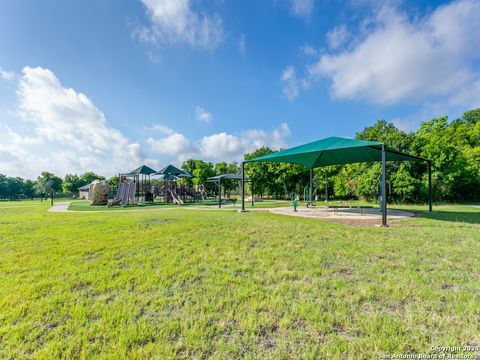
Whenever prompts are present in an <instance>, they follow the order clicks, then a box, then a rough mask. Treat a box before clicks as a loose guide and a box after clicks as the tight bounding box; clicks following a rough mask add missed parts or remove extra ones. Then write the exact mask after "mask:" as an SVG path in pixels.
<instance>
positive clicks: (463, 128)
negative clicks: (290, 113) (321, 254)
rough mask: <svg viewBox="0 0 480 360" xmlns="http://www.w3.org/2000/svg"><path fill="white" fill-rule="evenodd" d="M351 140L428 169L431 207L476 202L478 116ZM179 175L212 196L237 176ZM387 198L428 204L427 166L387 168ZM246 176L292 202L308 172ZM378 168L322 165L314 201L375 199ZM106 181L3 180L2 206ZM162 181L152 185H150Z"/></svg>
mask: <svg viewBox="0 0 480 360" xmlns="http://www.w3.org/2000/svg"><path fill="white" fill-rule="evenodd" d="M356 139H359V140H370V141H380V142H384V143H385V144H386V145H387V147H389V148H391V149H394V150H398V151H401V152H405V153H409V154H411V155H415V156H418V157H421V158H425V159H429V160H431V162H432V184H433V190H434V191H433V195H434V200H446V201H478V200H480V109H475V110H470V111H467V112H465V113H464V114H463V115H462V116H461V117H460V118H458V119H455V120H453V121H451V122H449V121H448V118H447V117H446V116H444V117H439V118H435V119H431V120H428V121H424V122H421V123H420V126H419V128H418V129H417V130H415V131H411V132H405V131H402V130H400V129H398V128H397V127H396V126H395V125H394V124H393V123H391V122H387V121H385V120H379V121H377V122H376V123H375V124H373V125H372V126H368V127H366V128H364V129H363V130H362V131H360V132H359V133H357V134H356ZM272 152H273V150H272V149H270V148H268V147H261V148H258V149H256V150H255V151H253V152H251V153H248V154H245V156H244V159H245V160H248V159H252V158H255V157H259V156H262V155H266V154H270V153H272ZM181 167H182V169H184V170H186V171H188V172H189V173H191V174H192V175H193V176H194V177H193V178H192V179H181V180H180V181H181V182H182V183H184V184H186V185H188V186H198V185H204V186H205V187H206V188H207V190H208V191H209V192H210V193H212V194H216V193H217V191H218V189H217V188H216V186H215V184H213V183H209V182H207V178H209V177H212V176H215V175H220V174H226V173H239V172H240V166H239V164H237V163H236V162H232V163H227V162H224V161H223V162H219V163H216V164H213V163H212V162H205V161H203V160H195V159H190V160H187V161H184V162H183V163H182V165H181ZM387 173H388V178H387V191H388V196H389V200H390V201H397V202H425V201H427V198H428V177H427V165H426V164H425V163H424V162H388V163H387ZM245 175H246V176H247V177H248V178H249V179H250V180H252V181H251V182H248V183H247V185H246V188H247V192H248V193H249V194H251V193H252V187H253V192H254V193H255V195H256V196H260V197H264V196H270V197H275V198H290V196H291V193H292V192H294V193H296V194H299V195H300V196H303V194H304V191H305V186H306V184H307V183H308V181H309V170H308V169H307V168H305V167H303V166H301V165H295V164H286V163H248V164H246V165H245ZM380 175H381V165H380V163H360V164H347V165H337V166H327V167H323V168H317V169H314V178H313V181H314V186H313V194H314V195H315V196H317V197H319V198H320V199H324V198H330V199H353V198H360V199H367V200H375V199H376V198H377V197H378V195H379V193H380V187H379V179H380ZM97 179H98V180H105V177H104V176H102V175H98V174H95V173H94V172H91V171H89V172H86V173H84V174H82V175H77V174H67V175H65V176H64V178H63V179H62V178H60V177H58V176H56V175H55V174H53V173H51V172H46V171H45V172H42V174H41V175H40V176H38V177H37V179H36V180H28V179H27V180H25V179H22V178H19V177H8V176H6V175H1V174H0V199H10V200H16V199H21V198H33V197H45V196H47V195H48V194H50V193H51V192H54V193H56V194H59V195H60V196H61V195H65V196H72V195H73V194H75V193H76V192H77V189H78V188H79V187H81V186H83V185H86V184H89V183H91V182H92V181H93V180H97ZM108 182H109V184H110V185H111V186H116V185H117V184H118V179H117V177H116V176H114V177H111V178H110V179H108ZM157 182H158V184H160V183H161V181H158V180H155V181H154V182H153V183H154V184H157ZM238 187H239V182H238V181H236V180H226V181H224V182H222V188H223V191H224V195H225V196H228V195H229V194H230V192H232V191H234V190H238Z"/></svg>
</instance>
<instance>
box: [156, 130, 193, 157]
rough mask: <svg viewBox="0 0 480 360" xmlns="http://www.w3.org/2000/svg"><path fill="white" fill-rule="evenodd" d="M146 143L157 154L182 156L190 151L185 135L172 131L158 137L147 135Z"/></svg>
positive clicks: (190, 147)
mask: <svg viewBox="0 0 480 360" xmlns="http://www.w3.org/2000/svg"><path fill="white" fill-rule="evenodd" d="M147 143H148V144H149V145H150V147H151V149H152V151H153V152H154V153H156V154H159V155H170V156H177V157H179V158H183V157H184V156H188V154H190V153H191V150H192V146H191V144H190V141H189V140H188V139H187V138H186V137H185V135H183V134H180V133H177V132H174V133H173V134H169V135H166V136H165V137H163V138H160V139H154V138H153V137H149V138H148V139H147Z"/></svg>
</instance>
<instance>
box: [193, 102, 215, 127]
mask: <svg viewBox="0 0 480 360" xmlns="http://www.w3.org/2000/svg"><path fill="white" fill-rule="evenodd" d="M195 119H196V120H198V121H201V122H204V123H209V122H211V121H212V119H213V116H212V113H209V112H208V111H206V110H205V109H204V108H202V107H200V106H197V107H196V108H195Z"/></svg>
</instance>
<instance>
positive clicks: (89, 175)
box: [79, 171, 105, 186]
mask: <svg viewBox="0 0 480 360" xmlns="http://www.w3.org/2000/svg"><path fill="white" fill-rule="evenodd" d="M95 180H105V176H102V175H98V174H95V173H94V172H93V171H87V172H86V173H84V174H82V175H80V181H79V184H80V185H79V186H83V185H87V184H90V183H91V182H93V181H95Z"/></svg>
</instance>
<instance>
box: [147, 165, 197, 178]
mask: <svg viewBox="0 0 480 360" xmlns="http://www.w3.org/2000/svg"><path fill="white" fill-rule="evenodd" d="M155 175H163V176H164V177H167V178H168V177H172V176H176V177H185V178H192V177H193V175H192V174H190V173H189V172H187V171H185V170H181V169H179V168H177V167H176V166H173V165H167V166H165V167H164V168H163V169H161V170H159V171H158V172H155Z"/></svg>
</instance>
